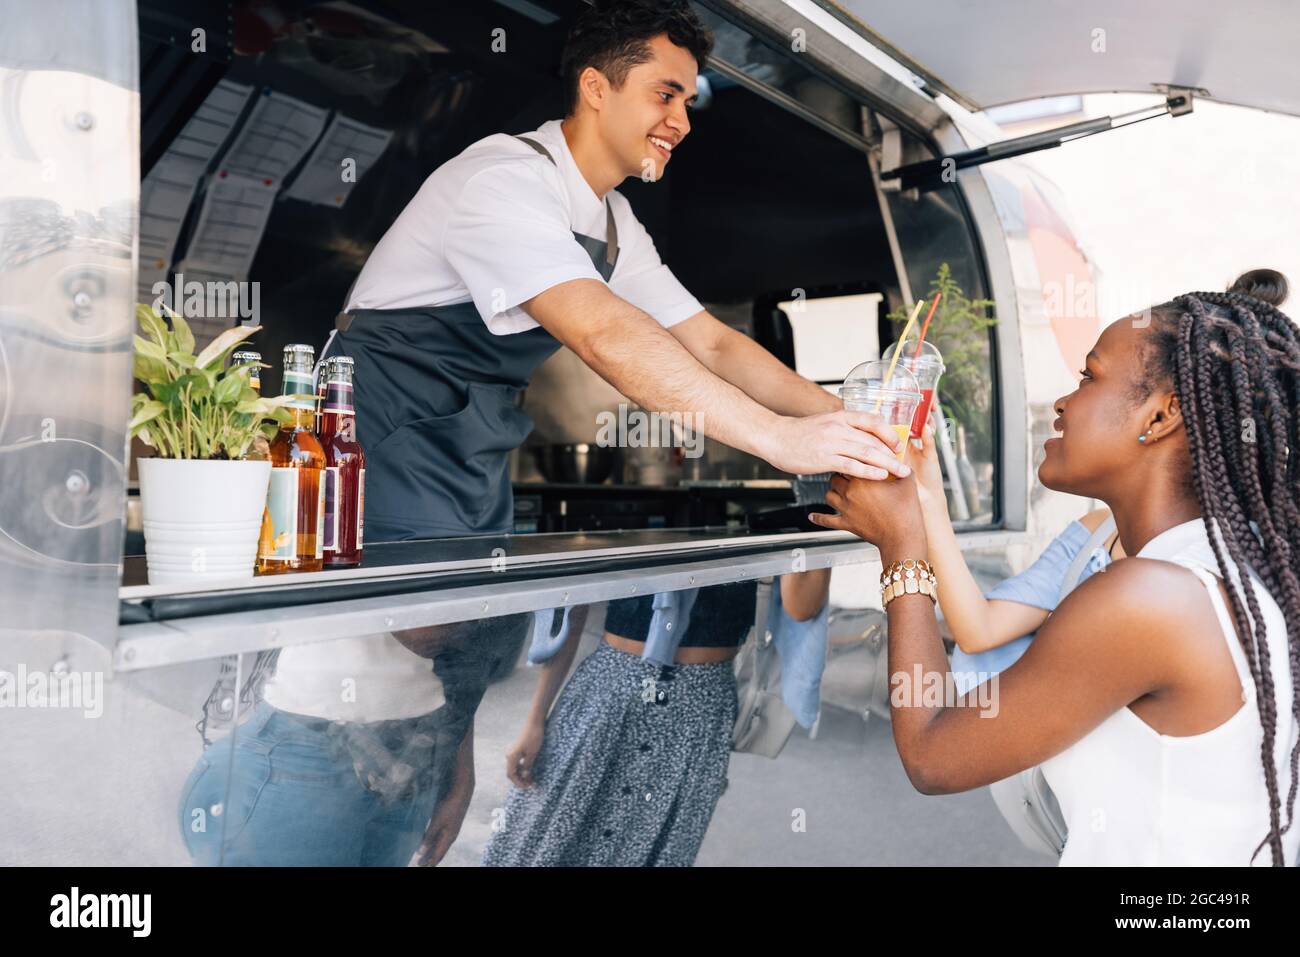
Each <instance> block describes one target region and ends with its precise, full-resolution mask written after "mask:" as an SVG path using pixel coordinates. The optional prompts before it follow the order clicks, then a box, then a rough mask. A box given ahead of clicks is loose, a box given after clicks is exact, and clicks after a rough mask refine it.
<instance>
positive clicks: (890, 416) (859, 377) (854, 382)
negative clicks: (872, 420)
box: [840, 359, 922, 459]
mask: <svg viewBox="0 0 1300 957" xmlns="http://www.w3.org/2000/svg"><path fill="white" fill-rule="evenodd" d="M840 398H841V399H842V400H843V401H844V408H845V409H847V410H849V411H850V412H870V413H872V414H874V415H879V416H880V417H882V418H883V419H884V420H885V421H886V422H887V423H888V424H889V425H890V427H892V428H893V430H894V431H895V432H896V433H897V434H898V437H899V439H900V440H902V442H903V447H902V449H901V450H899V451H898V452H897V453H895V454H896V455H897V457H898V458H900V459H902V458H903V457H904V456H906V454H907V438H908V435H909V434H910V431H911V427H912V421H913V419H914V418H915V416H916V410H917V408H918V407H919V406H920V404H921V398H922V396H921V387H920V385H919V384H918V383H917V380H916V377H915V376H913V375H912V374H911V373H910V372H908V371H907V370H906V369H904V368H903V363H902V360H900V361H899V363H898V365H897V366H896V367H895V368H894V371H893V374H892V375H890V374H889V363H888V362H886V361H883V360H881V359H873V360H872V361H871V362H864V363H862V364H861V365H860V366H857V367H855V368H854V369H853V371H852V372H850V373H849V374H848V376H847V377H846V378H845V380H844V385H842V386H841V387H840Z"/></svg>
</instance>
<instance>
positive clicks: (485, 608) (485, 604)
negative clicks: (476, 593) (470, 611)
mask: <svg viewBox="0 0 1300 957" xmlns="http://www.w3.org/2000/svg"><path fill="white" fill-rule="evenodd" d="M483 610H484V611H487V610H488V603H487V602H483Z"/></svg>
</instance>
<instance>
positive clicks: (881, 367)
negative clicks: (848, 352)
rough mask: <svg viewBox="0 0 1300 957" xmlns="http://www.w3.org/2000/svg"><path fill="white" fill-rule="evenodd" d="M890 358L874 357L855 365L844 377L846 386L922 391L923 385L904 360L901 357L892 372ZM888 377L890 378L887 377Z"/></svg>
mask: <svg viewBox="0 0 1300 957" xmlns="http://www.w3.org/2000/svg"><path fill="white" fill-rule="evenodd" d="M890 365H891V360H889V359H872V360H870V361H869V362H863V363H861V364H859V365H856V366H854V367H853V369H852V370H851V371H850V372H849V374H848V375H846V376H845V377H844V388H846V389H854V388H866V387H867V386H870V387H872V388H876V389H881V388H883V389H890V390H893V391H898V392H916V393H920V391H921V386H920V384H919V383H918V382H917V380H916V376H914V375H912V373H911V372H909V371H908V370H907V368H906V363H905V362H904V360H902V359H899V360H898V364H897V365H896V366H894V371H893V372H892V373H890V371H889V366H890ZM886 377H888V378H886Z"/></svg>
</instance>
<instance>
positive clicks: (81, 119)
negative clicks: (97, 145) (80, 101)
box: [76, 110, 95, 130]
mask: <svg viewBox="0 0 1300 957" xmlns="http://www.w3.org/2000/svg"><path fill="white" fill-rule="evenodd" d="M76 123H77V129H79V130H88V129H90V128H91V127H93V126H94V125H95V118H94V117H93V116H91V115H90V114H89V113H87V112H86V111H85V110H82V111H81V112H80V113H78V114H77V118H76Z"/></svg>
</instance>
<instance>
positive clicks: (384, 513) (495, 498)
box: [321, 136, 618, 541]
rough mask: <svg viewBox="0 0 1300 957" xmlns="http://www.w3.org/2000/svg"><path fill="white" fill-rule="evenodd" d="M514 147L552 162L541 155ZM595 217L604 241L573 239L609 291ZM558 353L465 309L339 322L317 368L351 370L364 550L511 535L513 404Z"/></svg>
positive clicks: (605, 246) (542, 333)
mask: <svg viewBox="0 0 1300 957" xmlns="http://www.w3.org/2000/svg"><path fill="white" fill-rule="evenodd" d="M519 139H521V140H523V141H524V142H525V143H527V144H528V145H529V146H531V147H532V148H533V149H535V150H536V151H537V152H539V153H541V154H542V155H543V156H545V157H546V158H547V159H549V160H550V161H551V162H552V163H554V162H555V158H554V157H553V156H551V154H550V153H549V152H547V150H546V149H545V147H543V146H542V145H541V144H539V143H536V142H534V141H533V140H530V139H527V138H525V137H522V136H521V137H519ZM605 211H606V237H605V239H604V240H603V241H602V240H598V239H594V238H592V237H590V236H584V235H582V234H580V233H576V232H575V233H574V238H575V239H577V241H578V242H579V243H580V244H581V245H582V247H583V248H584V249H585V250H586V251H587V254H588V255H589V256H591V261H592V264H593V265H594V266H595V267H596V270H597V272H599V273H600V275H601V276H602V277H603V278H604V279H605V281H606V282H608V281H609V279H610V277H611V276H612V275H613V273H614V264H615V262H616V261H617V259H618V234H617V231H616V230H615V227H614V212H613V210H612V209H611V208H610V205H609V201H608V200H606V201H605ZM559 347H560V342H559V340H558V339H556V338H555V337H554V336H553V335H551V334H550V333H549V332H547V331H546V330H545V329H543V328H542V327H540V326H539V327H537V328H536V329H529V330H528V331H526V332H518V333H514V334H511V335H504V336H495V335H493V334H492V333H491V332H489V331H488V327H487V323H486V322H485V321H484V320H483V317H482V316H480V315H479V312H478V310H477V309H476V308H475V306H474V304H473V303H472V302H466V303H457V304H455V305H448V306H419V307H413V308H407V309H355V310H353V311H352V312H350V313H349V312H344V313H340V314H339V317H338V319H337V321H336V330H335V332H334V333H332V334H331V336H330V341H329V342H328V343H327V344H326V347H325V349H324V350H322V352H321V358H322V360H323V359H324V358H325V357H326V356H327V355H347V356H351V357H352V360H353V363H354V369H355V374H356V379H355V392H354V404H355V407H356V416H357V419H356V425H357V440H358V441H359V442H360V443H361V446H362V448H364V449H365V453H366V503H365V510H366V514H365V520H366V539H367V540H368V541H403V540H410V539H418V538H443V537H449V536H456V535H475V534H503V533H508V532H510V531H511V530H512V528H513V524H514V499H513V496H512V494H511V490H510V469H509V463H510V453H511V452H512V451H513V450H514V449H515V448H517V447H518V446H519V445H520V444H521V443H522V442H523V441H524V439H525V438H527V436H528V433H529V432H531V431H532V428H533V421H532V419H530V418H529V417H528V416H527V415H526V414H525V413H524V412H523V410H522V409H521V408H520V407H519V406H520V404H521V400H522V393H523V390H524V388H525V387H526V386H527V385H528V380H529V379H530V378H531V376H532V374H533V370H535V369H536V368H537V367H538V366H539V365H541V364H542V363H543V362H544V361H545V360H546V359H547V358H549V357H550V356H551V354H552V353H554V352H555V350H557V349H558V348H559Z"/></svg>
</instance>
